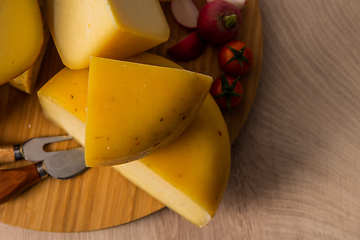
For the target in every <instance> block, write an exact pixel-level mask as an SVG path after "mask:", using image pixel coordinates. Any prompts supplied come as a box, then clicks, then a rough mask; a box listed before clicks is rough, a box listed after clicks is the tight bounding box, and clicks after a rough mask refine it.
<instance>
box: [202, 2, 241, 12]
mask: <svg viewBox="0 0 360 240" xmlns="http://www.w3.org/2000/svg"><path fill="white" fill-rule="evenodd" d="M213 1H216V0H206V2H208V3H209V2H213ZM225 1H227V2H229V3H232V4H234V6H235V7H236V8H237V9H239V10H241V9H243V8H244V7H245V5H246V0H225Z"/></svg>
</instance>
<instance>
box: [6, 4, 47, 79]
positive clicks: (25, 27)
mask: <svg viewBox="0 0 360 240" xmlns="http://www.w3.org/2000/svg"><path fill="white" fill-rule="evenodd" d="M0 29H1V31H0V85H1V84H4V83H6V82H8V81H10V80H11V79H13V78H15V77H17V76H19V75H20V74H21V73H23V72H24V71H26V70H27V69H28V68H29V67H30V66H31V65H32V64H33V63H34V62H35V60H36V59H37V57H38V55H39V54H40V50H41V47H42V45H43V42H44V30H43V23H42V20H41V11H40V8H39V3H38V1H37V0H26V1H23V0H2V1H0Z"/></svg>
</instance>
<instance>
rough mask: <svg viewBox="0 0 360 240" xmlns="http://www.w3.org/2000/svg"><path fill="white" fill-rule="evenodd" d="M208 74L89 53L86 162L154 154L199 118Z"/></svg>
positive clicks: (117, 161)
mask: <svg viewBox="0 0 360 240" xmlns="http://www.w3.org/2000/svg"><path fill="white" fill-rule="evenodd" d="M211 84H212V78H211V77H210V76H207V75H204V74H200V73H196V72H191V71H187V70H184V69H174V68H167V67H159V66H154V65H148V64H139V63H132V62H128V61H119V60H111V59H106V58H98V57H91V60H90V68H89V86H88V101H87V115H86V132H85V162H86V165H87V166H88V167H98V166H107V165H115V164H121V163H126V162H129V161H133V160H137V159H140V158H143V157H145V156H148V155H150V154H152V153H153V152H155V151H157V150H158V149H160V148H162V147H164V146H166V145H168V144H169V143H170V142H171V141H173V140H174V139H175V138H176V137H177V136H179V135H180V134H181V133H182V132H183V131H184V130H185V129H186V128H187V127H188V126H189V124H190V123H191V122H192V120H193V119H194V118H195V116H196V114H197V112H198V111H199V109H200V107H201V105H202V103H203V101H204V99H205V97H206V95H207V94H208V92H209V89H210V87H211Z"/></svg>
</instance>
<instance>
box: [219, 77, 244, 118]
mask: <svg viewBox="0 0 360 240" xmlns="http://www.w3.org/2000/svg"><path fill="white" fill-rule="evenodd" d="M220 78H221V89H222V93H220V94H219V95H217V96H215V97H214V99H217V98H222V97H224V98H225V99H226V105H227V109H228V112H229V113H230V112H231V98H232V97H245V95H244V94H239V93H236V92H234V89H235V86H236V83H237V82H238V81H239V79H240V76H238V77H237V78H236V79H235V81H234V82H233V83H232V84H231V85H229V82H228V80H227V78H226V76H225V74H221V77H220Z"/></svg>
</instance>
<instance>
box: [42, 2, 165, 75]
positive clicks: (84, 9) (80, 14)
mask: <svg viewBox="0 0 360 240" xmlns="http://www.w3.org/2000/svg"><path fill="white" fill-rule="evenodd" d="M44 10H45V14H46V16H47V20H48V24H49V27H50V30H51V34H52V37H53V39H54V42H55V45H56V48H57V50H58V52H59V55H60V57H61V59H62V61H63V63H64V64H65V65H66V66H67V67H69V68H71V69H81V68H87V67H88V66H89V61H90V56H98V57H106V58H114V59H124V58H126V57H129V56H132V55H135V54H138V53H141V52H143V51H145V50H147V49H150V48H152V47H154V46H156V45H158V44H160V43H163V42H165V41H166V40H168V38H169V35H170V29H169V26H168V24H167V21H166V18H165V15H164V13H163V11H162V8H161V5H160V3H159V1H158V0H131V1H129V0H98V1H88V0H77V1H74V0H61V1H58V0H48V1H45V5H44Z"/></svg>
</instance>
